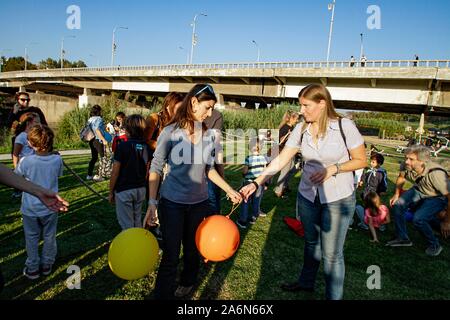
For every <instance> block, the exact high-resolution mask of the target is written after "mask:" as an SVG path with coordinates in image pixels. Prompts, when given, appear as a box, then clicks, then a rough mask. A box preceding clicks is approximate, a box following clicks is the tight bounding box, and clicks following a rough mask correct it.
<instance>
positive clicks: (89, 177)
mask: <svg viewBox="0 0 450 320" xmlns="http://www.w3.org/2000/svg"><path fill="white" fill-rule="evenodd" d="M93 178H94V177H93V176H90V175H87V176H86V180H92V179H93Z"/></svg>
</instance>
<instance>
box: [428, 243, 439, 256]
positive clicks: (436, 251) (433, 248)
mask: <svg viewBox="0 0 450 320" xmlns="http://www.w3.org/2000/svg"><path fill="white" fill-rule="evenodd" d="M441 251H442V246H441V245H438V246H437V247H436V246H429V247H428V248H427V250H425V253H426V254H427V255H429V256H431V257H437V256H438V255H439V254H440V253H441Z"/></svg>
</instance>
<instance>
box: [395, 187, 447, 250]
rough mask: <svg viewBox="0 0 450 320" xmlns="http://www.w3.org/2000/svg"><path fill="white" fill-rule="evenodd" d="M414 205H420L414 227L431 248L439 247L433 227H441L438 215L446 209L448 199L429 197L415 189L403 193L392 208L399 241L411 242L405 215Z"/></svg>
mask: <svg viewBox="0 0 450 320" xmlns="http://www.w3.org/2000/svg"><path fill="white" fill-rule="evenodd" d="M419 202H420V204H419ZM418 204H419V205H418ZM412 205H418V207H417V209H416V210H415V213H414V219H413V223H414V226H415V227H416V228H417V229H418V230H419V231H420V233H422V235H423V236H424V237H425V238H426V239H427V241H428V243H429V245H430V246H434V247H437V246H439V240H438V239H437V238H436V237H435V236H434V234H433V230H432V226H433V225H434V226H437V227H439V225H440V223H439V219H438V218H437V214H438V213H439V212H440V211H442V210H443V209H444V208H445V207H446V205H447V199H446V198H445V197H428V196H426V195H424V194H423V193H421V192H419V191H418V190H417V189H415V188H411V189H409V190H408V191H406V192H405V193H403V194H402V195H401V197H400V198H399V199H398V201H397V202H396V203H395V204H394V207H393V208H392V212H393V215H394V221H395V233H396V235H397V238H399V239H402V240H409V237H408V232H407V230H406V219H405V213H406V211H407V210H408V208H409V207H410V206H412Z"/></svg>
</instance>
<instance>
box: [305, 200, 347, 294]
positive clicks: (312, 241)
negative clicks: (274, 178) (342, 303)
mask: <svg viewBox="0 0 450 320" xmlns="http://www.w3.org/2000/svg"><path fill="white" fill-rule="evenodd" d="M355 205H356V198H355V194H354V193H353V194H352V195H351V196H349V197H347V198H344V199H341V200H338V201H335V202H331V203H324V204H321V203H320V200H319V198H318V197H316V199H315V201H314V203H312V202H311V201H309V200H307V199H306V198H304V197H303V196H302V195H301V194H300V193H299V194H298V199H297V206H298V212H299V214H300V218H301V221H302V223H303V227H304V229H305V250H304V263H303V267H302V270H301V273H300V277H299V279H298V281H299V283H300V285H302V286H303V287H306V288H313V287H314V284H315V281H316V276H317V271H319V266H320V262H321V260H322V259H323V262H324V273H325V284H326V298H327V299H330V300H340V299H342V297H343V292H344V277H345V264H344V242H345V237H346V235H347V230H348V227H349V225H350V220H351V218H352V216H353V213H354V212H355Z"/></svg>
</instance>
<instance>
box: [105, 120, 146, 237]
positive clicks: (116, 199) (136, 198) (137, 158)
mask: <svg viewBox="0 0 450 320" xmlns="http://www.w3.org/2000/svg"><path fill="white" fill-rule="evenodd" d="M124 127H125V131H126V133H127V137H128V139H127V141H122V142H121V143H120V144H118V145H117V149H116V152H114V164H113V169H112V173H111V179H110V181H109V201H110V202H111V204H115V205H116V215H117V220H118V221H119V224H120V226H121V227H122V230H125V229H128V228H133V227H135V228H142V205H143V203H144V201H145V194H146V188H145V184H146V176H147V172H148V170H149V167H150V157H151V154H150V147H149V146H148V145H147V144H146V143H145V140H144V131H145V119H144V118H143V117H142V116H140V115H138V114H133V115H131V116H129V117H127V118H126V119H125V125H124Z"/></svg>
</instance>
